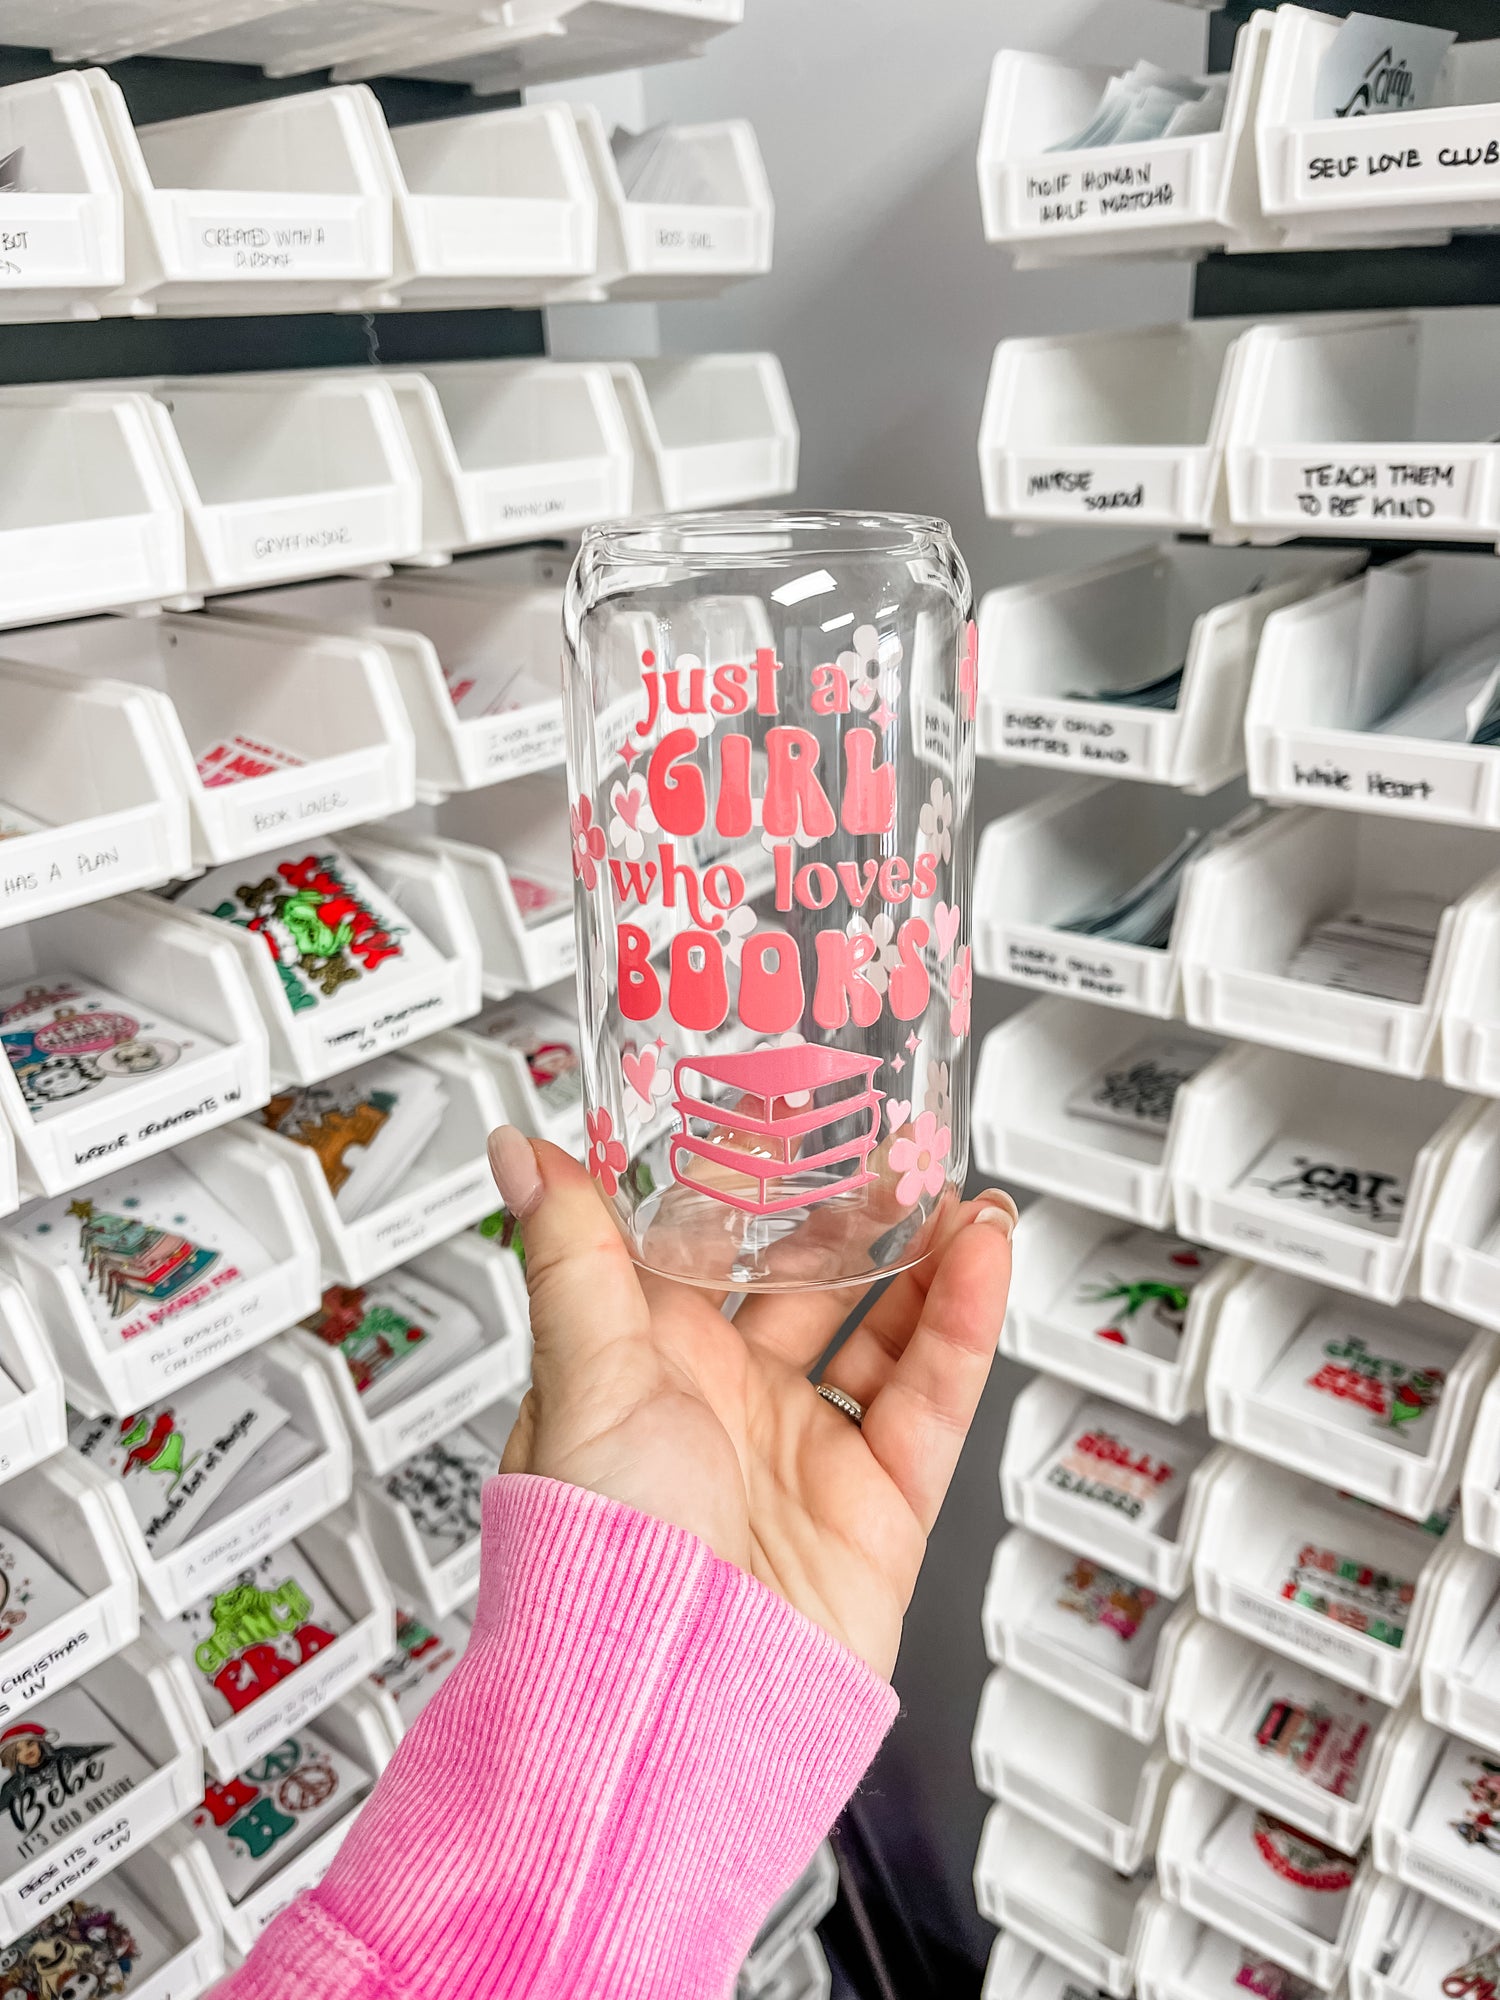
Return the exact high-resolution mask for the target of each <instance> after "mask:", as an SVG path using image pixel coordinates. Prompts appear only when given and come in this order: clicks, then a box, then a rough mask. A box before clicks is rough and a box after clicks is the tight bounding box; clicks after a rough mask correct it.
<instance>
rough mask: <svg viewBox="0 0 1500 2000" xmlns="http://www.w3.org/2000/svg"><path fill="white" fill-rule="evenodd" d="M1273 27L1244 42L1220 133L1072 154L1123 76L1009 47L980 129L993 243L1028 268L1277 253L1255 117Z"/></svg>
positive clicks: (1255, 27) (1245, 36) (1257, 25)
mask: <svg viewBox="0 0 1500 2000" xmlns="http://www.w3.org/2000/svg"><path fill="white" fill-rule="evenodd" d="M1268 27H1269V23H1267V22H1265V21H1262V20H1260V19H1259V17H1257V16H1252V17H1251V20H1250V22H1249V23H1248V24H1247V26H1246V27H1244V28H1242V29H1241V30H1240V32H1239V34H1238V35H1237V36H1236V38H1235V46H1234V60H1233V63H1232V66H1231V69H1230V74H1229V84H1228V96H1227V99H1226V102H1225V105H1224V111H1223V119H1222V122H1221V124H1220V126H1219V128H1218V130H1217V131H1213V132H1200V133H1197V134H1194V135H1193V136H1191V137H1182V138H1178V137H1172V138H1165V139H1152V140H1143V141H1140V142H1137V143H1134V144H1130V145H1120V146H1094V147H1086V148H1083V149H1076V148H1071V147H1069V146H1068V144H1067V141H1068V140H1069V139H1070V138H1072V137H1074V136H1075V135H1076V134H1077V133H1078V132H1080V131H1081V130H1082V129H1083V127H1085V126H1086V125H1088V124H1089V122H1090V121H1091V120H1092V118H1093V116H1094V113H1095V111H1096V110H1097V108H1098V105H1099V100H1100V97H1101V94H1102V93H1103V91H1104V90H1105V88H1106V86H1107V85H1108V84H1109V83H1110V82H1111V81H1112V79H1113V78H1115V77H1116V76H1118V75H1119V74H1120V73H1121V72H1120V71H1119V70H1113V69H1107V68H1100V67H1098V66H1096V65H1086V64H1082V63H1066V62H1059V61H1057V60H1056V59H1055V58H1053V57H1050V56H1043V55H1033V54H1032V53H1030V52H1029V51H1027V50H1023V49H1002V50H1001V51H1000V53H999V55H997V56H996V58H995V64H994V68H993V69H992V70H991V71H990V85H989V94H988V96H987V98H986V100H985V108H984V123H983V125H982V127H981V128H980V133H979V203H980V208H981V209H982V211H983V215H984V233H985V238H986V240H987V241H988V242H990V243H1003V244H1004V245H1005V246H1006V247H1007V248H1008V249H1010V250H1012V251H1013V252H1014V253H1015V258H1016V263H1017V265H1018V266H1019V267H1020V268H1021V269H1023V270H1024V269H1027V268H1029V267H1034V266H1036V265H1038V264H1052V263H1056V262H1058V261H1060V260H1062V259H1067V258H1073V257H1086V256H1103V257H1121V256H1129V255H1134V256H1150V257H1159V256H1164V255H1173V254H1176V255H1180V256H1192V255H1196V254H1198V253H1200V252H1202V251H1205V250H1224V249H1231V248H1232V249H1235V250H1256V249H1260V250H1264V249H1272V248H1274V247H1275V232H1274V231H1267V229H1266V226H1265V224H1264V222H1263V221H1262V220H1261V215H1260V206H1259V203H1258V202H1257V201H1256V198H1255V162H1254V157H1253V153H1252V151H1251V148H1252V143H1253V141H1252V121H1253V119H1254V115H1255V101H1256V97H1257V93H1258V86H1259V82H1260V66H1261V63H1262V61H1263V60H1264V54H1265V41H1266V34H1267V29H1268Z"/></svg>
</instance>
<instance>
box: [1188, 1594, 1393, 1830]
mask: <svg viewBox="0 0 1500 2000" xmlns="http://www.w3.org/2000/svg"><path fill="white" fill-rule="evenodd" d="M1399 1719H1400V1718H1399V1714H1398V1711H1397V1710H1395V1709H1392V1708H1386V1707H1385V1706H1384V1705H1383V1704H1382V1703H1380V1702H1378V1701H1374V1700H1372V1699H1371V1697H1370V1696H1369V1695H1366V1694H1356V1693H1355V1692H1354V1690H1353V1689H1351V1688H1346V1687H1341V1686H1340V1685H1339V1683H1338V1682H1337V1681H1334V1680H1331V1679H1330V1678H1329V1677H1328V1676H1327V1675H1326V1674H1321V1673H1317V1672H1314V1671H1313V1670H1312V1669H1311V1668H1309V1667H1305V1666H1302V1665H1300V1664H1298V1665H1293V1664H1292V1663H1291V1662H1289V1661H1287V1660H1284V1659H1282V1658H1281V1657H1280V1656H1279V1655H1278V1654H1276V1653H1272V1652H1268V1651H1267V1650H1266V1649H1265V1647H1263V1646H1254V1645H1251V1644H1250V1643H1249V1641H1248V1640H1246V1639H1244V1638H1243V1637H1242V1636H1241V1635H1240V1634H1239V1633H1238V1632H1231V1631H1230V1630H1229V1629H1228V1628H1227V1627H1226V1626H1223V1625H1215V1624H1214V1623H1213V1622H1212V1621H1211V1620H1209V1619H1207V1618H1200V1619H1198V1620H1197V1621H1196V1622H1195V1623H1194V1624H1193V1625H1192V1626H1191V1627H1190V1628H1189V1630H1188V1631H1187V1632H1185V1633H1184V1634H1183V1636H1182V1639H1181V1641H1180V1643H1179V1645H1178V1648H1177V1660H1176V1664H1175V1666H1174V1668H1173V1673H1172V1686H1171V1690H1170V1692H1169V1693H1168V1696H1167V1708H1166V1734H1167V1748H1168V1750H1169V1751H1170V1752H1171V1754H1172V1756H1173V1758H1174V1759H1175V1760H1176V1761H1177V1762H1178V1763H1179V1764H1183V1765H1185V1766H1186V1767H1187V1768H1188V1769H1189V1770H1190V1771H1196V1772H1197V1773H1198V1774H1199V1776H1200V1777H1203V1778H1206V1779H1208V1780H1209V1781H1210V1782H1211V1783H1212V1784H1215V1785H1222V1786H1224V1787H1225V1788H1226V1789H1227V1790H1229V1791H1231V1792H1233V1793H1235V1794H1236V1796H1237V1797H1239V1798H1242V1799H1249V1800H1250V1801H1251V1803H1252V1804H1254V1805H1257V1806H1260V1807H1262V1808H1263V1809H1264V1810H1265V1811H1266V1812H1269V1813H1275V1814H1276V1815H1277V1816H1278V1817H1279V1818H1284V1819H1287V1820H1290V1821H1291V1823H1292V1825H1294V1826H1300V1827H1302V1828H1304V1829H1305V1830H1306V1831H1307V1832H1308V1833H1311V1834H1314V1835H1316V1837H1317V1838H1318V1839H1319V1840H1325V1841H1327V1842H1328V1844H1329V1845H1330V1846H1331V1847H1337V1848H1338V1849H1340V1851H1341V1852H1342V1853H1345V1854H1357V1853H1358V1852H1359V1849H1360V1846H1361V1845H1362V1843H1363V1842H1364V1840H1365V1837H1366V1835H1367V1834H1368V1833H1369V1831H1370V1822H1371V1820H1372V1818H1373V1817H1374V1813H1375V1802H1376V1800H1377V1799H1378V1798H1379V1796H1380V1786H1381V1782H1382V1779H1383V1778H1384V1775H1385V1767H1386V1762H1387V1759H1388V1756H1389V1753H1390V1746H1391V1741H1392V1738H1393V1736H1394V1734H1395V1731H1396V1728H1397V1726H1398V1723H1399Z"/></svg>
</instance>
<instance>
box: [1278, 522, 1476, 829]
mask: <svg viewBox="0 0 1500 2000" xmlns="http://www.w3.org/2000/svg"><path fill="white" fill-rule="evenodd" d="M1497 628H1500V564H1496V563H1488V562H1476V561H1474V560H1473V558H1472V556H1470V555H1444V554H1439V553H1430V554H1425V555H1419V556H1403V557H1401V558H1400V559H1399V560H1397V561H1396V562H1392V563H1385V564H1381V565H1378V566H1376V567H1375V568H1372V569H1368V570H1366V571H1365V573H1364V574H1363V575H1362V576H1359V577H1355V578H1352V579H1350V580H1349V581H1348V582H1346V583H1344V584H1342V585H1340V586H1339V587H1337V588H1335V589H1331V590H1329V591H1327V592H1325V593H1324V594H1323V595H1321V596H1317V597H1312V598H1309V599H1307V600H1305V601H1304V602H1302V603H1300V604H1293V605H1290V606H1286V607H1283V608H1281V609H1278V610H1276V611H1274V612H1273V613H1272V615H1271V617H1269V618H1268V619H1267V620H1266V624H1265V629H1264V631H1263V633H1262V635H1261V643H1260V651H1259V654H1258V655H1257V657H1256V661H1255V676H1254V679H1253V681H1252V683H1251V687H1250V700H1249V704H1248V707H1247V710H1246V715H1245V748H1246V752H1247V757H1248V763H1249V770H1250V789H1251V790H1252V791H1253V792H1256V793H1258V794H1260V796H1261V797H1263V798H1267V799H1271V800H1274V801H1275V803H1276V804H1278V805H1315V806H1321V807H1324V808H1332V809H1339V810H1342V811H1345V812H1357V813H1368V814H1383V815H1388V816H1390V817H1393V818H1396V819H1400V820H1443V821H1447V822H1449V823H1451V824H1453V825H1455V826H1483V827H1489V828H1491V829H1493V828H1497V827H1500V759H1497V758H1496V757H1495V756H1494V754H1493V752H1492V751H1491V750H1490V749H1488V748H1487V747H1486V746H1484V745H1483V744H1477V743H1456V742H1448V741H1439V740H1438V739H1437V738H1435V737H1423V736H1413V735H1407V734H1402V733H1399V732H1397V731H1394V730H1389V729H1385V728H1382V727H1380V724H1381V722H1382V719H1383V718H1384V717H1386V716H1388V715H1390V714H1391V713H1392V711H1393V710H1395V709H1396V708H1398V707H1399V706H1401V705H1402V704H1403V703H1404V702H1406V701H1407V700H1408V699H1409V698H1410V697H1411V696H1412V695H1414V694H1416V693H1418V692H1419V691H1420V690H1421V689H1422V687H1423V684H1424V682H1426V681H1427V679H1428V677H1429V676H1430V675H1431V674H1432V673H1433V671H1434V670H1435V669H1436V668H1437V667H1438V666H1439V665H1440V664H1441V663H1442V662H1443V661H1444V660H1446V659H1447V658H1448V656H1449V655H1451V654H1453V653H1455V652H1456V651H1458V650H1459V649H1461V648H1463V647H1466V646H1468V645H1471V644H1472V643H1474V642H1475V641H1476V640H1478V639H1480V638H1482V636H1483V635H1484V634H1485V633H1487V632H1492V631H1494V630H1496V629H1497Z"/></svg>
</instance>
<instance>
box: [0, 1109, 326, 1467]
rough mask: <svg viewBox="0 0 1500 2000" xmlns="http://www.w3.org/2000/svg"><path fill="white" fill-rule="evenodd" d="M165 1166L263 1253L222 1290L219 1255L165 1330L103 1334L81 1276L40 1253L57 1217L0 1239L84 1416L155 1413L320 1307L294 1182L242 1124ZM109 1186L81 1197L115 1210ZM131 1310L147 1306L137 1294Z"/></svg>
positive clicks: (169, 1309)
mask: <svg viewBox="0 0 1500 2000" xmlns="http://www.w3.org/2000/svg"><path fill="white" fill-rule="evenodd" d="M168 1164H169V1166H171V1167H172V1168H173V1169H174V1170H180V1171H183V1172H185V1173H188V1174H191V1175H192V1176H193V1177H194V1179H195V1180H196V1181H198V1182H199V1183H201V1185H202V1187H203V1189H204V1190H205V1192H206V1193H207V1194H208V1195H209V1196H211V1197H212V1199H213V1200H214V1201H215V1202H217V1203H218V1204H219V1205H220V1206H221V1207H222V1208H224V1209H226V1210H228V1212H229V1213H230V1215H232V1216H233V1217H234V1218H235V1219H236V1220H237V1221H238V1222H239V1223H240V1224H242V1225H243V1227H244V1228H245V1229H246V1230H247V1231H248V1232H249V1234H250V1236H251V1238H252V1239H253V1240H254V1242H255V1244H256V1246H257V1247H258V1248H259V1250H260V1252H261V1261H262V1266H263V1268H261V1269H259V1270H258V1271H254V1272H252V1273H251V1274H250V1275H248V1276H245V1275H242V1274H241V1275H238V1281H237V1282H235V1283H232V1284H230V1285H229V1287H228V1289H227V1290H224V1289H220V1284H221V1283H223V1282H224V1280H223V1278H222V1273H223V1272H224V1268H225V1267H224V1264H223V1262H222V1261H221V1260H220V1259H215V1261H214V1262H213V1263H212V1264H210V1265H209V1266H208V1267H207V1269H206V1272H205V1282H203V1283H202V1284H201V1285H200V1284H195V1285H192V1286H191V1287H190V1288H189V1290H188V1291H187V1292H186V1293H185V1294H177V1295H176V1296H173V1297H170V1298H169V1299H168V1300H167V1301H166V1304H165V1306H164V1307H163V1308H161V1309H159V1310H161V1324H160V1326H159V1327H158V1328H156V1329H154V1330H153V1331H151V1332H150V1333H148V1334H144V1335H140V1336H133V1337H131V1338H128V1339H124V1340H121V1339H119V1338H118V1337H111V1335H110V1334H109V1333H107V1332H106V1331H105V1329H104V1327H103V1326H102V1324H101V1322H100V1319H99V1318H98V1317H96V1313H95V1308H94V1305H93V1303H92V1302H91V1300H90V1297H89V1290H88V1286H87V1285H86V1282H85V1275H84V1272H83V1271H82V1270H81V1269H79V1268H75V1267H74V1266H72V1265H69V1264H64V1263H59V1262H57V1261H55V1260H54V1259H53V1258H52V1257H50V1256H46V1255H43V1254H42V1251H41V1248H40V1239H39V1236H38V1228H39V1227H45V1228H47V1230H48V1233H49V1234H50V1233H51V1229H52V1227H53V1226H54V1225H53V1224H52V1222H51V1219H50V1217H49V1218H47V1219H46V1220H45V1221H43V1222H42V1223H40V1224H39V1222H38V1218H37V1213H36V1211H34V1210H31V1211H28V1212H27V1214H26V1215H25V1216H24V1217H23V1218H21V1219H20V1220H18V1221H17V1222H15V1223H12V1224H11V1225H10V1226H9V1227H8V1228H6V1229H4V1230H3V1231H0V1256H3V1258H4V1261H5V1264H6V1266H7V1267H8V1269H9V1270H10V1271H11V1273H12V1275H13V1276H14V1278H15V1280H16V1282H17V1283H18V1284H19V1285H20V1287H21V1288H22V1291H23V1292H24V1293H25V1295H26V1297H27V1298H28V1299H29V1301H30V1304H31V1306H32V1308H34V1310H35V1312H36V1315H37V1318H38V1320H39V1321H40V1323H41V1325H42V1327H44V1328H45V1330H46V1335H47V1340H48V1342H49V1344H50V1347H51V1350H52V1352H53V1353H54V1354H55V1355H56V1356H57V1366H58V1367H59V1368H60V1369H61V1371H62V1379H63V1381H64V1382H65V1383H66V1385H67V1391H68V1399H69V1401H70V1402H72V1403H73V1404H74V1406H75V1407H76V1408H78V1409H83V1410H90V1411H101V1410H112V1411H114V1412H115V1413H116V1414H117V1415H119V1416H124V1415H126V1414H127V1413H128V1412H130V1411H132V1410H139V1409H144V1408H147V1407H149V1406H150V1405H151V1404H153V1403H157V1402H160V1401H161V1400H162V1399H163V1398H164V1397H165V1396H168V1395H170V1394H171V1392H172V1391H173V1390H174V1389H180V1388H182V1387H183V1385H184V1384H186V1383H188V1382H192V1381H196V1380H197V1378H198V1377H199V1376H200V1375H202V1374H204V1373H206V1372H207V1371H208V1370H209V1369H212V1368H218V1367H221V1366H222V1365H223V1364H224V1363H225V1362H226V1361H232V1360H233V1359H234V1357H235V1356H236V1355H238V1354H243V1353H244V1352H245V1351H246V1350H247V1349H249V1348H251V1347H256V1346H258V1345H259V1344H260V1343H261V1342H262V1341H264V1340H268V1339H270V1338H271V1337H272V1336H273V1335H274V1334H278V1333H280V1332H282V1331H283V1330H284V1329H285V1328H286V1327H289V1326H291V1325H292V1324H293V1323H294V1322H295V1321H296V1320H298V1319H300V1318H301V1317H302V1316H303V1314H305V1313H308V1312H311V1311H312V1309H313V1307H314V1306H315V1305H316V1303H317V1299H318V1286H319V1277H318V1251H317V1243H316V1241H315V1239H314V1236H313V1232H312V1229H311V1228H310V1226H309V1224H308V1219H307V1213H306V1210H305V1209H304V1207H303V1205H302V1201H301V1199H300V1197H299V1195H298V1191H297V1185H296V1181H295V1179H294V1178H293V1176H292V1175H291V1174H290V1173H289V1172H288V1171H287V1169H286V1167H285V1166H283V1165H282V1163H281V1162H280V1161H279V1160H274V1161H273V1160H268V1159H267V1158H266V1157H265V1155H264V1153H263V1152H262V1151H261V1150H260V1149H259V1148H257V1147H253V1146H251V1145H249V1144H248V1143H247V1142H246V1139H245V1137H244V1136H243V1128H236V1129H235V1130H233V1131H230V1132H217V1133H212V1134H208V1135H205V1136H204V1137H203V1138H200V1139H188V1140H186V1141H184V1142H183V1144H182V1145H181V1146H178V1147H176V1148H174V1150H173V1153H172V1155H171V1156H170V1159H169V1161H168ZM116 1185H117V1186H118V1187H119V1191H120V1197H121V1198H123V1199H124V1200H125V1201H127V1202H131V1203H133V1202H134V1201H135V1200H137V1199H138V1197H136V1196H134V1195H133V1194H131V1193H129V1192H127V1190H128V1188H129V1185H130V1183H129V1181H128V1180H126V1179H123V1178H122V1181H121V1182H120V1183H117V1184H116ZM110 1190H111V1183H110V1181H109V1180H108V1179H106V1180H105V1181H104V1182H102V1183H95V1184H94V1185H93V1187H92V1188H91V1189H90V1188H85V1189H83V1190H81V1191H80V1195H79V1197H78V1198H79V1199H80V1200H87V1199H89V1198H90V1196H92V1198H93V1200H94V1202H95V1203H96V1204H98V1205H100V1206H102V1207H103V1208H104V1209H105V1210H106V1211H107V1210H108V1209H109V1201H110ZM79 1227H80V1229H81V1225H79ZM200 1247H206V1248H208V1249H210V1250H216V1249H217V1248H218V1246H216V1245H213V1244H209V1245H206V1246H200ZM200 1294H201V1296H200ZM132 1302H135V1303H139V1301H138V1300H135V1299H134V1298H133V1297H132ZM148 1310H149V1311H155V1310H157V1309H154V1308H148ZM60 1443H61V1441H60ZM58 1448H60V1445H59V1447H58Z"/></svg>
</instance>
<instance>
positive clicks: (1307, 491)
mask: <svg viewBox="0 0 1500 2000" xmlns="http://www.w3.org/2000/svg"><path fill="white" fill-rule="evenodd" d="M1263 462H1264V476H1265V492H1264V496H1263V497H1264V506H1265V511H1266V513H1267V514H1268V515H1269V516H1270V518H1271V519H1273V520H1290V519H1295V520H1298V521H1300V522H1303V523H1307V522H1312V521H1317V522H1321V523H1323V524H1325V525H1327V526H1332V525H1334V524H1337V525H1338V526H1339V527H1343V526H1345V525H1347V524H1349V523H1357V524H1358V527H1359V529H1360V531H1361V532H1363V531H1364V530H1365V529H1367V528H1375V529H1377V530H1379V531H1381V532H1384V533H1388V534H1399V533H1400V532H1401V528H1402V524H1403V523H1411V524H1417V523H1420V524H1421V525H1422V526H1424V527H1425V526H1430V525H1432V524H1434V523H1444V522H1446V523H1449V524H1451V525H1452V526H1454V527H1464V526H1467V525H1468V522H1469V518H1470V511H1471V504H1472V496H1473V490H1474V484H1475V473H1476V472H1477V471H1478V462H1477V460H1476V459H1475V458H1472V457H1469V458H1462V457H1459V456H1457V455H1456V454H1454V453H1452V452H1451V451H1449V450H1447V449H1445V448H1444V447H1442V446H1433V445H1421V444H1413V445H1411V446H1402V445H1393V446H1387V447H1384V448H1381V447H1378V446H1377V447H1375V448H1373V449H1368V448H1367V449H1366V451H1364V452H1363V453H1356V452H1353V451H1345V452H1340V453H1339V454H1338V455H1337V456H1336V457H1329V458H1321V459H1320V458H1317V457H1312V456H1307V457H1303V456H1298V457H1295V458H1294V457H1292V456H1291V455H1290V454H1289V453H1277V454H1275V455H1272V454H1270V453H1268V454H1267V455H1266V457H1265V459H1264V461H1263ZM1308 532H1309V533H1310V534H1317V533H1320V532H1321V529H1318V528H1309V529H1308Z"/></svg>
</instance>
